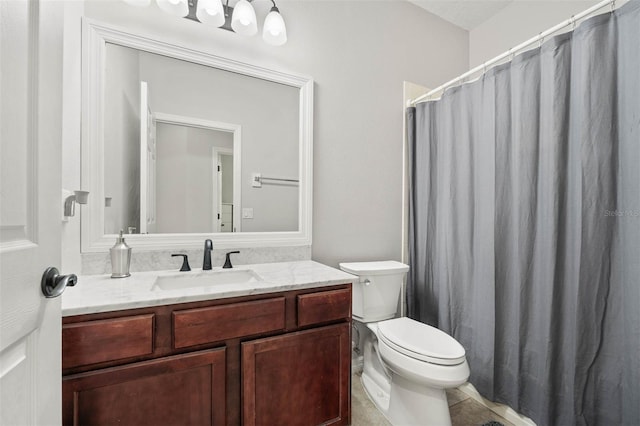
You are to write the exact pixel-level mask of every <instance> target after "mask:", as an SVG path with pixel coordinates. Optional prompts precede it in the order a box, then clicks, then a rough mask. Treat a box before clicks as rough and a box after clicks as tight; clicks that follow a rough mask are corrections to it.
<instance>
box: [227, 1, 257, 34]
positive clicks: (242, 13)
mask: <svg viewBox="0 0 640 426" xmlns="http://www.w3.org/2000/svg"><path fill="white" fill-rule="evenodd" d="M231 28H232V29H233V31H235V32H237V33H238V34H241V35H246V36H252V35H254V34H255V33H257V32H258V23H257V19H256V11H255V10H253V6H251V3H249V2H248V1H247V0H240V1H239V2H238V3H237V4H236V6H235V8H234V9H233V15H232V16H231Z"/></svg>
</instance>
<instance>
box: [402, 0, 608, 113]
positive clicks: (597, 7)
mask: <svg viewBox="0 0 640 426" xmlns="http://www.w3.org/2000/svg"><path fill="white" fill-rule="evenodd" d="M615 4H616V0H603V1H601V2H600V3H598V4H596V5H593V6H591V7H590V8H589V9H587V10H585V11H584V12H580V13H578V14H577V15H573V16H571V18H569V19H567V20H566V21H563V22H561V23H559V24H558V25H556V26H554V27H551V28H549V29H548V30H546V31H544V32H541V33H540V34H538V35H537V36H535V37H532V38H530V39H529V40H527V41H525V42H524V43H521V44H519V45H517V46H516V47H512V48H511V49H509V50H508V51H506V52H504V53H502V54H500V55H498V56H496V57H495V58H493V59H491V60H489V61H487V62H484V63H483V64H481V65H478V66H477V67H475V68H473V69H472V70H470V71H467V72H466V73H464V74H462V75H461V76H459V77H456V78H454V79H453V80H450V81H448V82H446V83H445V84H443V85H442V86H439V87H437V88H435V89H433V90H431V91H430V92H428V93H426V94H424V95H422V96H418V97H417V98H416V99H414V100H412V101H410V102H409V105H415V104H417V103H419V102H425V101H427V100H428V98H430V97H431V96H433V95H435V94H437V93H438V92H444V90H445V89H447V88H449V87H450V86H453V85H454V84H455V83H458V82H459V81H462V80H464V79H466V78H467V77H469V76H471V75H473V74H476V73H477V72H479V71H483V72H485V71H486V70H487V69H488V67H490V66H492V65H494V64H496V63H498V62H500V61H502V60H503V59H504V58H507V57H512V56H513V55H515V53H516V52H518V51H520V50H522V49H524V48H525V47H527V46H530V45H532V44H534V43H537V42H540V43H542V41H544V38H545V37H547V36H549V35H551V34H553V33H555V32H556V31H558V30H561V29H563V28H564V27H567V26H569V25H571V26H572V27H573V28H575V25H576V21H579V20H580V19H582V18H584V17H587V16H589V15H591V14H592V13H594V12H595V11H597V10H600V9H602V8H603V7H605V6H607V5H611V11H612V12H613V10H614V9H615Z"/></svg>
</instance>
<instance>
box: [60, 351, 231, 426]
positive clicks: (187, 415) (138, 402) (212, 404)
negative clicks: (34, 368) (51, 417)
mask: <svg viewBox="0 0 640 426" xmlns="http://www.w3.org/2000/svg"><path fill="white" fill-rule="evenodd" d="M224 370H225V350H224V348H221V349H212V350H207V351H201V352H196V353H192V354H184V355H176V356H170V357H164V358H160V359H155V360H151V361H144V362H138V363H134V364H129V365H125V366H118V367H111V368H105V369H102V370H97V371H91V372H87V373H80V374H76V375H71V376H68V377H65V380H64V381H63V384H62V399H63V423H64V424H74V425H89V424H92V425H116V424H119V425H139V426H142V425H149V426H156V425H178V424H184V425H224V424H225V372H224Z"/></svg>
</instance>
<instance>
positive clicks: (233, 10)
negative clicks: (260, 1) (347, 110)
mask: <svg viewBox="0 0 640 426" xmlns="http://www.w3.org/2000/svg"><path fill="white" fill-rule="evenodd" d="M0 1H2V0H0ZM122 1H124V2H125V3H127V4H130V5H133V6H147V5H149V3H150V2H151V0H122ZM252 1H253V0H239V1H238V2H237V3H236V4H235V6H234V7H231V6H229V0H156V3H157V4H158V7H160V9H161V10H163V11H164V12H166V13H169V14H171V15H174V16H179V17H182V18H187V19H190V20H192V21H196V22H201V23H203V24H207V25H211V26H214V27H219V28H222V29H224V30H228V31H232V32H236V33H238V34H241V35H244V36H252V35H255V34H256V33H257V32H258V23H257V21H258V20H257V18H256V11H255V10H254V8H253V6H252V5H251V2H252ZM271 3H273V7H272V8H271V10H270V11H269V13H268V14H267V17H266V18H265V20H264V26H263V28H262V38H263V39H264V41H265V42H266V43H268V44H271V45H273V46H282V45H283V44H285V43H286V42H287V28H286V26H285V24H284V19H282V15H281V14H280V10H278V7H277V6H276V2H275V0H271Z"/></svg>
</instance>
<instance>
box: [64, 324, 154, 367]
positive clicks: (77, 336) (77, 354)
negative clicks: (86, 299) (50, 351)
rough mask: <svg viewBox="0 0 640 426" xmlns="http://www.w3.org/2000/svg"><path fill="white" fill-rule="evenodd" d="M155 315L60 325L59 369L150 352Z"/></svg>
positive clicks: (151, 351) (151, 349)
mask: <svg viewBox="0 0 640 426" xmlns="http://www.w3.org/2000/svg"><path fill="white" fill-rule="evenodd" d="M153 322H154V315H153V314H146V315H135V316H129V317H121V318H114V319H106V320H98V321H85V322H78V323H73V324H64V325H63V326H62V368H63V369H66V368H72V367H78V366H81V365H89V364H96V363H99V362H106V361H114V360H117V359H125V358H132V357H136V356H141V355H148V354H151V353H153Z"/></svg>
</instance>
